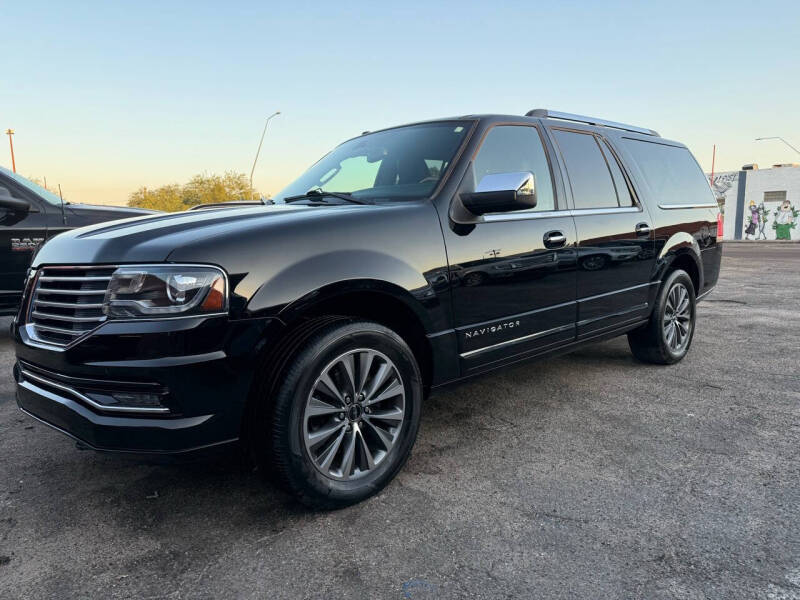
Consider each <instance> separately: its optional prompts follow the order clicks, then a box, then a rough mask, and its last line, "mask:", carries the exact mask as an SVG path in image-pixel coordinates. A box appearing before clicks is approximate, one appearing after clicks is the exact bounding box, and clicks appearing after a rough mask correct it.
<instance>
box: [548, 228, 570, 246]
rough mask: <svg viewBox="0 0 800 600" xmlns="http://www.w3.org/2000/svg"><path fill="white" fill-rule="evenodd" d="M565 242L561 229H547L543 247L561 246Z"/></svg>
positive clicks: (565, 238) (565, 237)
mask: <svg viewBox="0 0 800 600" xmlns="http://www.w3.org/2000/svg"><path fill="white" fill-rule="evenodd" d="M566 243H567V236H565V235H564V232H563V231H548V232H547V233H545V234H544V247H545V248H561V247H562V246H563V245H564V244H566Z"/></svg>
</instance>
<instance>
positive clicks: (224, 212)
mask: <svg viewBox="0 0 800 600" xmlns="http://www.w3.org/2000/svg"><path fill="white" fill-rule="evenodd" d="M374 208H377V207H375V206H368V205H364V206H346V205H334V206H330V207H311V206H303V205H283V204H281V205H275V206H257V207H253V208H241V209H231V208H221V209H219V210H214V209H206V210H202V211H191V212H180V213H157V214H153V215H148V216H143V217H139V218H129V219H125V220H121V221H113V222H106V223H100V224H97V225H90V226H88V227H82V228H80V229H73V230H70V231H66V232H64V233H61V234H59V235H57V236H55V237H53V238H52V239H51V240H49V241H48V242H47V243H45V244H44V245H43V246H42V247H41V249H40V250H39V252H38V253H37V255H36V258H35V259H34V262H33V266H39V265H45V264H93V263H97V264H103V263H105V264H117V263H133V262H163V261H166V260H168V257H169V255H170V254H171V253H173V252H174V251H175V250H178V249H179V248H181V247H182V246H185V245H188V244H192V243H196V242H198V241H199V240H202V239H206V238H215V237H220V236H230V235H236V234H238V233H243V232H245V231H249V230H251V229H253V228H258V229H263V228H266V229H271V228H272V227H275V226H281V227H283V226H288V225H290V224H294V223H297V222H301V221H303V222H305V221H315V220H318V219H320V218H323V217H325V216H326V215H330V214H332V213H337V214H340V215H341V214H342V213H346V212H351V211H354V210H365V209H366V210H370V209H374ZM208 262H210V263H213V262H214V257H213V256H209V257H208Z"/></svg>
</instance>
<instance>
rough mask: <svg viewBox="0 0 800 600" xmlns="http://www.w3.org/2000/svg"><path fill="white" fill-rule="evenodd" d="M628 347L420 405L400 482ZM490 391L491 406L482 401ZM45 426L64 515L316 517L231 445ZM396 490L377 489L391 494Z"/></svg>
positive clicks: (485, 437)
mask: <svg viewBox="0 0 800 600" xmlns="http://www.w3.org/2000/svg"><path fill="white" fill-rule="evenodd" d="M626 349H627V348H626V347H623V346H621V345H620V344H613V345H609V344H603V345H600V346H593V347H589V348H586V349H583V350H581V351H580V352H579V353H575V354H573V355H570V356H569V357H565V358H555V359H551V360H547V361H542V362H538V363H535V364H534V365H531V364H521V365H517V366H514V367H511V368H509V369H505V370H504V371H503V372H502V373H498V374H497V375H495V376H489V377H481V378H476V379H475V380H472V381H469V382H466V383H463V384H461V385H459V386H457V387H454V388H451V389H449V390H448V391H445V392H442V393H440V394H437V395H435V396H434V397H433V398H431V399H430V400H429V401H428V402H427V403H426V406H425V410H424V411H423V417H422V419H423V420H422V425H421V430H420V435H419V436H418V440H417V445H416V448H415V450H414V453H413V454H412V458H411V460H410V462H409V464H408V465H407V467H406V471H407V473H406V474H405V475H403V476H402V477H401V479H402V478H408V477H410V478H414V477H420V476H423V477H424V476H425V475H429V474H437V473H441V474H442V475H443V476H444V475H445V474H446V473H447V471H448V468H446V467H445V466H444V465H445V464H446V463H450V462H456V461H458V457H459V455H460V453H461V452H462V451H464V450H465V449H469V447H470V446H471V445H473V444H475V443H477V442H476V440H480V443H481V444H484V445H489V446H491V445H493V444H495V443H496V444H498V445H499V444H500V443H501V441H502V439H504V437H505V436H506V435H507V430H508V429H509V428H514V427H519V426H520V424H519V423H517V424H515V423H512V422H511V421H509V420H505V419H502V418H501V415H503V414H511V413H513V412H514V411H515V410H516V411H517V412H518V411H519V408H520V406H522V407H524V411H525V415H524V419H525V421H526V422H527V423H529V424H530V423H537V422H540V421H543V420H546V419H549V418H552V417H553V415H554V414H555V413H557V412H558V411H560V410H563V408H564V407H565V406H566V405H568V404H569V403H570V402H571V401H574V399H571V398H568V397H566V398H565V397H563V396H562V397H561V398H558V395H557V394H554V393H552V390H554V389H557V388H558V387H559V386H561V385H563V381H564V378H566V377H568V375H569V373H570V372H571V371H572V370H573V369H574V366H575V361H576V360H577V361H578V362H579V363H585V364H586V365H589V364H591V365H592V368H593V369H603V368H606V369H609V367H614V368H616V367H619V366H620V363H621V362H632V360H633V359H632V358H631V357H630V355H629V353H627V352H624V351H625V350H626ZM626 354H627V356H626ZM498 392H499V393H498ZM489 393H491V395H492V397H493V401H492V402H486V400H485V398H486V397H487V394H489ZM498 409H499V410H498ZM25 424H26V425H30V423H28V422H27V421H26V423H25ZM522 425H524V424H522ZM20 427H22V425H20ZM43 430H44V426H43V425H39V424H37V425H36V426H35V431H25V434H30V435H26V436H25V438H26V442H25V443H26V444H31V443H32V445H34V446H36V447H35V448H31V449H30V450H31V452H32V454H33V456H35V459H34V458H33V456H32V457H31V460H32V463H34V464H32V465H31V466H32V467H34V469H35V470H36V471H38V474H37V475H38V477H37V479H39V485H41V486H42V487H43V488H45V489H46V490H47V495H48V496H51V497H53V498H60V499H62V500H64V499H65V496H66V499H68V501H67V502H66V503H65V504H62V505H61V508H60V510H62V511H63V510H64V508H65V506H67V507H69V506H73V507H75V509H74V510H81V511H83V510H86V509H89V508H90V509H91V511H93V517H94V518H96V519H99V520H103V521H104V522H108V523H115V524H116V526H117V527H120V528H123V529H126V528H132V529H136V528H138V527H140V524H141V523H150V524H151V525H152V526H158V527H161V528H165V531H171V532H173V533H174V532H177V531H181V532H182V531H184V530H186V531H190V530H191V529H192V528H194V527H198V526H206V525H204V524H203V522H204V520H206V519H208V518H212V517H213V519H214V522H215V523H216V525H215V526H218V527H222V528H225V529H226V530H227V531H230V530H237V529H241V530H242V531H248V532H250V531H252V530H253V528H255V530H256V531H259V530H261V529H264V530H266V531H271V530H272V529H274V527H276V526H279V527H280V528H281V529H284V528H286V527H288V526H291V525H290V524H291V522H292V519H299V520H305V519H309V518H310V519H314V518H316V517H315V515H319V514H322V513H318V512H316V511H313V510H310V509H307V508H305V507H304V506H303V505H301V504H300V503H298V502H297V501H295V500H294V498H293V497H291V496H290V495H289V494H287V493H285V492H284V491H283V490H282V489H281V488H280V487H279V486H278V485H277V484H276V482H275V480H274V478H273V477H272V476H270V475H268V474H264V473H262V472H260V471H259V470H257V469H256V468H254V467H253V466H252V463H251V462H249V461H248V460H246V459H245V455H244V453H243V452H242V450H241V448H240V447H238V446H231V447H229V448H226V449H225V450H221V451H218V452H215V453H213V454H210V455H204V456H197V457H184V458H180V459H161V458H157V459H148V458H142V457H138V456H137V457H133V456H132V457H128V456H125V455H116V454H107V453H97V452H93V451H88V450H86V451H79V450H76V449H74V445H73V443H72V442H71V441H69V440H67V439H63V438H62V437H60V434H55V433H53V434H52V435H41V433H42V431H43ZM476 433H477V435H476ZM448 454H449V455H448ZM42 457H48V458H45V459H42ZM37 462H38V463H39V464H38V465H36V464H35V463H37ZM76 474H80V475H79V479H77V477H78V476H77V475H76ZM400 485H402V484H400ZM393 487H394V486H391V485H390V486H389V491H388V492H384V494H386V493H392V492H391V490H392V489H393ZM379 497H380V496H379ZM373 501H380V500H375V499H373V500H369V501H367V503H364V504H362V505H359V506H360V507H361V508H359V506H356V507H351V508H349V509H345V510H348V511H355V513H354V514H360V511H361V510H365V508H364V507H365V506H368V505H369V503H370V502H373ZM79 507H80V508H79ZM287 519H288V520H287ZM186 528H188V529H186ZM170 535H171V534H170ZM180 535H189V534H184V533H181V534H180ZM248 535H249V534H248Z"/></svg>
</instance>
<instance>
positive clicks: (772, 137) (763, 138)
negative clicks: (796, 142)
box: [756, 135, 800, 154]
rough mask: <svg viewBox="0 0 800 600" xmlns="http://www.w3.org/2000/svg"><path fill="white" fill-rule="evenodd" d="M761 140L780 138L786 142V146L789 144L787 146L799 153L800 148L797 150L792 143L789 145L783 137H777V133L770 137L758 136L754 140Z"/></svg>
mask: <svg viewBox="0 0 800 600" xmlns="http://www.w3.org/2000/svg"><path fill="white" fill-rule="evenodd" d="M763 140H780V141H782V142H783V143H784V144H786V145H787V146H789V148H791V149H792V150H794V151H795V152H797V153H798V154H800V150H798V149H797V148H795V147H794V146H792V145H791V144H790V143H789V142H787V141H786V140H785V139H783V138H782V137H779V136H777V135H773V136H771V137H760V138H756V141H757V142H761V141H763Z"/></svg>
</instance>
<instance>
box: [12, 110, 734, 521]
mask: <svg viewBox="0 0 800 600" xmlns="http://www.w3.org/2000/svg"><path fill="white" fill-rule="evenodd" d="M274 200H275V202H276V205H275V206H257V207H248V208H229V207H228V208H220V209H215V208H213V207H212V208H207V209H205V210H202V211H194V212H185V213H179V214H168V215H167V214H164V215H158V216H153V217H150V218H144V219H136V220H133V221H127V222H118V223H112V224H107V225H99V226H91V227H84V228H82V229H79V230H75V231H72V232H68V233H64V234H61V235H59V236H58V237H56V238H55V239H53V240H51V241H49V242H48V243H46V244H45V245H44V246H43V247H42V249H41V250H40V251H39V253H38V255H37V256H36V259H35V261H34V264H33V267H32V269H31V270H30V273H29V275H28V279H27V284H26V291H25V297H24V302H23V305H22V307H21V309H20V312H19V314H18V316H17V318H16V320H15V324H14V336H15V338H16V349H17V357H18V362H17V364H16V366H15V369H14V370H15V377H16V381H17V382H18V387H17V398H18V403H19V406H20V408H21V409H22V410H23V411H25V412H27V413H29V414H30V415H32V416H34V417H36V418H37V419H39V420H41V421H43V422H45V423H47V424H49V425H51V426H53V427H55V428H57V429H59V430H61V431H63V432H65V433H67V434H69V435H71V436H73V437H74V438H76V439H77V440H78V441H79V442H80V443H81V444H83V445H85V446H89V447H92V448H95V449H98V450H115V451H122V452H135V453H185V452H189V451H193V450H198V449H201V448H208V447H211V446H218V445H223V444H228V443H232V442H237V441H239V442H243V443H244V445H243V446H244V447H245V448H248V449H249V450H250V451H251V452H252V455H253V456H254V457H255V458H257V459H258V460H259V461H260V462H261V464H262V466H264V467H268V469H269V471H271V472H276V473H277V475H278V476H279V479H280V480H281V481H282V482H283V483H284V485H285V486H286V487H287V488H288V489H289V490H290V491H292V492H293V493H294V494H296V495H297V497H299V498H300V499H301V500H302V501H304V502H306V503H308V504H310V505H313V506H318V507H336V506H342V505H346V504H350V503H353V502H357V501H359V500H362V499H364V498H366V497H368V496H370V495H371V494H374V493H376V492H377V491H378V490H380V489H381V488H382V487H383V486H385V485H386V484H387V482H389V481H390V480H391V479H392V477H394V475H395V474H397V472H398V471H399V470H400V468H401V467H402V466H403V464H404V463H405V461H406V459H407V458H408V456H409V453H410V451H411V447H412V446H413V444H414V439H415V437H416V435H417V428H418V426H419V422H420V410H421V407H422V400H423V398H424V397H425V396H426V395H427V394H428V393H429V392H430V391H432V390H435V389H436V388H441V387H442V386H444V385H445V384H450V383H453V382H457V381H460V380H463V379H465V378H468V377H471V376H473V375H477V374H479V373H485V372H487V371H490V370H492V369H495V368H498V367H501V366H504V365H508V364H510V363H515V362H518V361H521V360H525V359H530V358H539V357H543V356H546V355H551V354H553V353H557V352H565V351H570V350H573V349H575V348H577V347H579V346H580V345H581V344H584V343H589V342H595V341H597V340H601V339H606V338H610V337H613V336H618V335H622V334H627V335H628V340H629V342H630V347H631V350H632V351H633V353H634V355H635V356H636V357H637V358H639V359H641V360H643V361H646V362H651V363H658V364H670V363H674V362H677V361H679V360H681V359H682V358H683V357H684V356H685V355H686V353H687V352H688V350H689V346H690V344H691V342H692V335H693V333H694V328H695V303H696V301H697V300H698V299H700V298H702V297H703V296H704V295H705V294H707V293H708V292H709V291H710V290H711V288H712V287H714V285H715V284H716V282H717V276H718V273H719V267H720V258H721V245H720V244H719V242H718V231H717V214H718V208H717V204H716V202H715V200H714V196H713V194H712V192H711V190H710V188H709V185H708V182H707V180H706V178H705V176H704V175H703V172H702V171H701V169H700V167H699V166H698V164H697V162H696V161H695V159H694V158H693V157H692V155H691V153H690V152H689V150H687V149H686V147H685V146H683V145H681V144H679V143H677V142H671V141H668V140H665V139H663V138H661V137H659V136H658V134H657V133H655V132H654V131H651V130H648V129H642V128H638V127H633V126H629V125H624V124H621V123H613V122H607V121H602V120H598V119H592V118H589V117H580V116H577V115H569V114H564V113H555V112H552V111H546V110H534V111H531V112H529V113H528V114H527V115H526V116H524V117H521V116H513V115H512V116H499V115H488V116H465V117H458V118H453V119H443V120H437V121H430V122H424V123H416V124H412V125H406V126H402V127H395V128H392V129H385V130H381V131H376V132H372V133H370V132H365V133H364V134H363V135H361V136H358V137H356V138H353V139H351V140H349V141H347V142H344V143H343V144H341V145H340V146H338V147H337V148H335V149H334V150H333V151H331V152H330V153H329V154H327V155H326V156H325V157H323V158H322V159H321V160H319V161H318V162H317V163H316V164H314V165H313V166H312V167H311V168H310V169H309V170H308V171H306V173H305V174H303V175H302V176H301V177H300V178H299V179H297V180H296V181H295V182H293V183H292V184H290V185H289V186H288V187H287V188H286V189H284V190H283V191H282V192H281V193H279V194H278V195H277V196H276V197H275V198H274Z"/></svg>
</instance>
